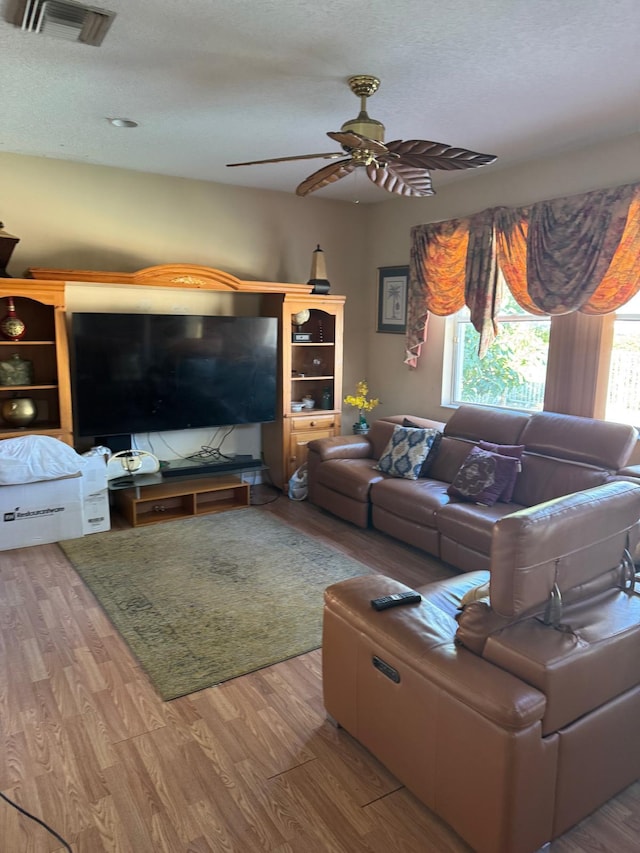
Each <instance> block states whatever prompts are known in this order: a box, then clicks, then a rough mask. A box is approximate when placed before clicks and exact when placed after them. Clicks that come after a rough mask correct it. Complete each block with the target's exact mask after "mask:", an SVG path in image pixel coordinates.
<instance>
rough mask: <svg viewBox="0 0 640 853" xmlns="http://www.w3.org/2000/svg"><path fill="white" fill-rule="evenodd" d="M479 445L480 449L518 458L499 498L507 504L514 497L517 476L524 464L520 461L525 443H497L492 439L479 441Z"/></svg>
mask: <svg viewBox="0 0 640 853" xmlns="http://www.w3.org/2000/svg"><path fill="white" fill-rule="evenodd" d="M478 447H479V448H480V450H488V451H489V452H490V453H500V454H501V455H502V456H512V457H513V458H514V459H517V460H518V465H517V467H515V468H513V469H512V471H511V477H510V479H509V482H508V483H507V485H506V486H505V487H504V489H503V490H502V494H501V495H500V496H499V498H498V500H499V501H504V502H505V503H507V504H508V503H510V501H511V500H512V498H513V490H514V488H515V485H516V478H517V476H518V474H519V473H520V471H522V464H521V463H520V460H521V459H522V454H523V453H524V448H525V446H524V444H495V443H494V442H492V441H479V442H478Z"/></svg>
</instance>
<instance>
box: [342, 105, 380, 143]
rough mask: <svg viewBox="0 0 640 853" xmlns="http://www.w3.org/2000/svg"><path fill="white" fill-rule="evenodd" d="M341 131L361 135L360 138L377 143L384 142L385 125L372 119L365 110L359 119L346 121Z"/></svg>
mask: <svg viewBox="0 0 640 853" xmlns="http://www.w3.org/2000/svg"><path fill="white" fill-rule="evenodd" d="M340 130H343V131H345V132H348V131H351V132H352V133H359V134H360V136H366V137H367V138H368V139H375V141H376V142H384V125H383V124H382V122H380V121H376V119H374V118H370V117H369V116H368V115H367V113H366V111H365V110H362V112H361V113H360V115H359V116H358V117H357V118H352V119H350V120H349V121H345V123H344V124H343V125H342V127H341V128H340Z"/></svg>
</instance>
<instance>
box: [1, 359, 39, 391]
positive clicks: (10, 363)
mask: <svg viewBox="0 0 640 853" xmlns="http://www.w3.org/2000/svg"><path fill="white" fill-rule="evenodd" d="M0 385H33V362H32V361H29V359H28V358H20V356H19V355H18V353H17V352H14V353H13V355H11V356H9V358H7V359H6V360H5V361H0Z"/></svg>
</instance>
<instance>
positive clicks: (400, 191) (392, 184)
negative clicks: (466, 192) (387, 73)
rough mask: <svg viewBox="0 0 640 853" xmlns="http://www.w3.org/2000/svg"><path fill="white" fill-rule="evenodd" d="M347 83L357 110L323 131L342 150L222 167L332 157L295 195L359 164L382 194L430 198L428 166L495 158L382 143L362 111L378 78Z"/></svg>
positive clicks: (433, 145) (470, 164)
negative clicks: (332, 128) (336, 127)
mask: <svg viewBox="0 0 640 853" xmlns="http://www.w3.org/2000/svg"><path fill="white" fill-rule="evenodd" d="M348 82H349V87H350V88H351V91H352V92H353V93H354V95H357V96H358V97H359V98H360V114H359V115H358V117H357V118H354V119H351V120H350V121H347V122H345V123H344V124H343V125H342V127H341V128H340V130H339V131H329V132H328V133H327V136H329V137H331V139H334V140H335V141H336V142H337V143H338V144H339V145H340V146H341V147H342V151H336V152H329V153H326V154H301V155H299V156H297V157H273V158H271V159H269V160H251V161H248V162H246V163H227V166H257V165H260V164H263V163H286V162H288V161H291V160H313V159H324V160H337V162H336V163H331V164H330V165H329V166H323V167H322V169H318V171H317V172H314V173H313V174H312V175H309V177H308V178H305V180H304V181H302V183H301V184H300V185H299V186H298V187H297V188H296V194H297V195H299V196H306V195H309V193H312V192H315V190H319V189H322V187H326V186H327V185H328V184H332V183H334V182H335V181H339V180H340V178H344V177H346V176H347V175H349V174H350V173H351V172H353V170H354V169H357V168H358V167H359V166H364V167H365V168H366V170H367V175H368V177H369V178H370V180H372V181H373V183H374V184H376V185H377V186H379V187H380V188H381V189H383V190H387V192H390V193H395V194H396V195H402V196H429V195H434V190H433V188H432V185H431V174H430V171H429V170H430V169H446V170H453V169H475V168H477V167H478V166H486V165H488V164H489V163H493V162H495V160H496V159H497V158H496V157H495V155H493V154H479V153H477V152H476V151H468V150H467V149H466V148H453V147H452V146H450V145H445V144H444V143H442V142H427V141H426V140H424V139H406V140H404V141H403V140H402V139H396V140H395V141H394V142H387V143H386V144H385V141H384V125H383V124H381V122H379V121H376V120H375V119H373V118H370V117H369V116H368V115H367V111H366V105H367V98H369V97H371V95H373V94H374V93H375V92H377V91H378V86H379V85H380V81H379V80H378V78H377V77H372V76H371V75H370V74H358V75H356V76H355V77H350V78H349V81H348ZM345 154H346V155H347V157H346V158H345ZM338 158H340V159H338Z"/></svg>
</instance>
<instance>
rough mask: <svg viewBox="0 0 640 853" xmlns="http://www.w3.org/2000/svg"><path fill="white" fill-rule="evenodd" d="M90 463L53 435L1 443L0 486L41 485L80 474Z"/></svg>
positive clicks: (32, 436) (19, 438)
mask: <svg viewBox="0 0 640 853" xmlns="http://www.w3.org/2000/svg"><path fill="white" fill-rule="evenodd" d="M86 464H87V462H86V459H84V458H83V457H82V456H80V454H79V453H76V452H75V450H74V449H73V447H69V445H68V444H65V443H64V442H63V441H60V440H59V439H57V438H52V437H51V436H49V435H25V436H19V437H18V438H6V439H4V441H0V485H2V486H11V485H14V484H16V483H18V484H22V483H37V482H39V481H41V480H57V479H59V478H60V477H73V476H77V475H79V474H80V473H81V472H82V471H83V469H84V468H85V466H86Z"/></svg>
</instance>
